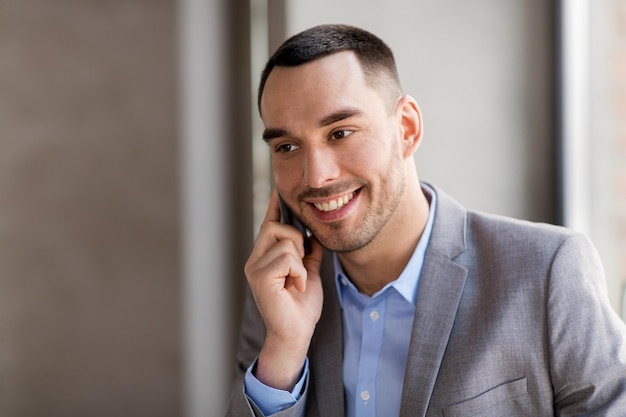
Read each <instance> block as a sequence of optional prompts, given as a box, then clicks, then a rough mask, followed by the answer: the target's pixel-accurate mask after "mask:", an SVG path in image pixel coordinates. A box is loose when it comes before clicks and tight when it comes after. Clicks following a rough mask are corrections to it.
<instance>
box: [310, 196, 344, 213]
mask: <svg viewBox="0 0 626 417" xmlns="http://www.w3.org/2000/svg"><path fill="white" fill-rule="evenodd" d="M352 198H354V193H350V194H346V195H344V196H343V197H339V198H338V199H336V200H330V201H328V202H325V203H315V207H316V208H317V209H318V210H321V211H335V210H337V209H340V208H342V207H343V206H345V205H346V204H348V202H349V201H350V200H352Z"/></svg>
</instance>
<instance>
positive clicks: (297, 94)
mask: <svg viewBox="0 0 626 417" xmlns="http://www.w3.org/2000/svg"><path fill="white" fill-rule="evenodd" d="M258 98H259V110H260V112H261V117H262V119H263V122H264V125H265V131H264V134H263V137H264V139H265V141H266V142H267V143H268V145H269V148H270V151H271V155H272V165H273V172H274V181H275V188H276V192H275V193H274V194H273V195H272V197H271V199H270V203H269V207H268V211H267V214H266V217H265V220H264V223H263V226H262V227H261V230H260V233H259V236H258V238H257V241H256V243H255V246H254V249H253V250H252V253H251V255H250V258H249V259H248V262H247V263H246V266H245V273H246V276H247V279H248V283H249V287H250V289H251V294H249V297H248V299H247V301H246V305H245V307H244V308H245V310H244V318H243V325H242V331H241V338H240V346H239V349H238V356H237V358H238V361H239V363H238V369H239V376H238V379H237V381H236V384H235V389H234V393H233V397H232V399H231V402H230V404H229V408H228V411H227V415H228V416H247V415H257V416H261V415H279V416H303V415H306V416H323V417H327V416H337V417H339V416H344V415H346V416H349V417H357V416H358V417H363V416H379V417H391V416H469V415H472V416H474V415H480V416H500V417H501V416H534V417H536V416H552V415H558V416H575V415H576V416H577V415H602V416H618V415H619V416H624V415H626V337H625V334H626V333H625V328H624V325H623V323H622V322H621V320H620V319H619V318H618V317H617V316H616V315H615V314H614V313H613V312H612V311H611V308H610V307H609V305H608V302H607V297H606V294H605V287H604V276H603V272H602V267H601V265H600V262H599V260H598V257H597V255H596V252H595V250H594V248H593V247H592V245H591V244H590V243H589V242H588V241H587V240H586V239H585V238H583V237H582V236H580V235H577V234H575V233H573V232H571V231H568V230H566V229H563V228H558V227H556V226H549V225H539V224H532V223H530V222H523V221H518V220H513V219H507V218H502V217H497V216H491V215H486V214H482V213H477V212H472V211H467V210H465V209H464V208H463V207H461V206H460V205H458V204H457V203H456V202H454V201H453V200H452V199H451V198H450V197H449V196H447V195H446V194H445V193H444V192H443V191H441V190H440V189H438V188H436V187H434V186H431V185H428V184H425V183H420V181H419V180H418V176H417V171H416V167H415V163H414V158H413V154H414V152H415V151H416V150H417V148H418V147H419V144H420V141H421V139H422V132H423V128H422V116H421V113H420V109H419V107H418V105H417V103H416V102H415V100H414V99H413V98H411V97H410V96H407V95H403V93H402V90H401V87H400V82H399V80H398V75H397V71H396V67H395V63H394V58H393V55H392V53H391V51H390V50H389V48H388V47H387V46H386V45H385V44H384V43H383V42H382V41H381V40H380V39H378V38H377V37H375V36H374V35H372V34H370V33H368V32H366V31H363V30H361V29H358V28H354V27H349V26H341V25H325V26H318V27H314V28H312V29H309V30H307V31H304V32H302V33H300V34H297V35H295V36H294V37H292V38H291V39H289V40H287V41H286V42H285V43H284V44H283V45H282V46H281V47H280V48H279V49H278V50H277V51H276V53H275V54H274V55H273V56H272V58H270V60H269V62H268V64H267V66H266V68H265V70H264V72H263V74H262V79H261V83H260V88H259V96H258ZM279 195H280V196H281V197H282V198H283V199H284V201H285V203H286V204H287V206H288V207H289V208H290V209H291V211H292V212H293V213H294V214H295V216H296V217H297V218H298V219H299V220H300V221H301V222H302V223H303V224H304V225H305V226H306V228H307V229H308V230H309V231H310V232H311V234H312V237H311V251H310V253H308V254H307V253H305V250H304V239H305V237H304V236H303V234H302V233H300V232H299V231H298V229H296V228H295V227H293V226H291V225H287V224H282V223H280V209H279Z"/></svg>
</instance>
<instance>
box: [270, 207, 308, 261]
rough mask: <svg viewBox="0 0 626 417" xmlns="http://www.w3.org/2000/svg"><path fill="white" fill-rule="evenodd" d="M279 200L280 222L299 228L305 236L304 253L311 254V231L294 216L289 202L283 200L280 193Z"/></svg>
mask: <svg viewBox="0 0 626 417" xmlns="http://www.w3.org/2000/svg"><path fill="white" fill-rule="evenodd" d="M278 201H279V202H280V222H281V223H284V224H289V225H291V226H293V227H295V228H296V229H298V230H299V231H300V233H302V237H303V238H304V253H305V254H306V255H308V254H310V253H311V239H310V237H311V232H310V231H309V230H308V229H307V228H306V227H304V225H303V224H302V223H300V221H299V220H298V219H296V216H294V215H293V213H292V212H291V210H289V207H287V203H285V200H283V198H282V197H281V196H280V195H279V196H278Z"/></svg>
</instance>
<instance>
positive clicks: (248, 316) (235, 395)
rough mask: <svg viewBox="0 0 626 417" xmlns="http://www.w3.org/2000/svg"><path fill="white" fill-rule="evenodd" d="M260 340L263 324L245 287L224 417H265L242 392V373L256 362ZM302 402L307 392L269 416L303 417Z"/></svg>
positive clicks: (262, 339) (303, 403) (261, 340)
mask: <svg viewBox="0 0 626 417" xmlns="http://www.w3.org/2000/svg"><path fill="white" fill-rule="evenodd" d="M264 340H265V324H264V323H263V319H262V318H261V315H260V314H259V311H258V309H257V307H256V304H255V302H254V298H253V296H252V292H251V291H250V289H249V287H248V288H247V291H246V297H245V301H244V308H243V313H242V319H241V329H240V332H239V340H238V343H237V353H236V361H237V366H236V369H235V372H236V375H235V382H234V384H233V389H232V394H231V398H230V402H229V404H228V407H227V410H226V417H245V416H256V417H265V416H263V413H262V412H261V411H260V410H259V409H258V408H257V407H256V405H255V404H254V402H252V401H251V400H250V399H249V398H248V396H247V395H246V394H245V391H244V376H245V374H246V370H247V369H248V368H249V367H250V365H251V364H252V363H253V362H254V360H255V359H256V358H257V356H258V354H259V352H260V350H261V347H262V346H263V342H264ZM307 386H308V384H307ZM305 389H306V388H305ZM306 398H307V392H306V391H305V392H304V393H303V394H302V396H301V397H300V399H299V400H298V401H297V402H296V404H295V405H294V406H293V407H290V408H289V409H287V410H283V411H281V412H280V413H276V414H272V417H304V408H305V404H306Z"/></svg>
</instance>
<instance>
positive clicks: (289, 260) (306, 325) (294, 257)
mask: <svg viewBox="0 0 626 417" xmlns="http://www.w3.org/2000/svg"><path fill="white" fill-rule="evenodd" d="M311 247H312V251H311V254H310V255H307V256H305V254H304V240H303V236H302V234H301V233H300V231H299V230H297V229H296V228H295V227H293V226H290V225H286V224H281V223H280V208H279V203H278V194H277V192H276V191H274V192H273V193H272V197H271V199H270V203H269V207H268V209H267V214H266V215H265V219H264V221H263V225H262V226H261V231H260V232H259V236H258V237H257V240H256V243H255V245H254V248H253V249H252V253H251V254H250V257H249V258H248V261H247V262H246V266H245V274H246V277H247V278H248V283H249V284H250V288H251V289H252V293H253V294H254V299H255V301H256V303H257V307H258V308H259V312H260V313H261V316H262V317H263V320H264V322H265V327H266V328H267V337H266V339H265V343H264V345H263V348H262V349H261V352H260V353H259V360H258V362H257V368H256V372H255V376H256V377H257V378H258V379H259V381H261V382H263V383H264V384H266V385H268V386H270V387H273V388H276V389H283V390H287V391H290V390H291V389H292V388H293V386H294V385H295V383H296V382H297V381H298V379H299V378H300V374H301V372H302V367H303V365H304V360H305V358H306V354H307V351H308V349H309V345H310V343H311V337H312V336H313V331H314V330H315V325H316V324H317V322H318V321H319V319H320V315H321V313H322V302H323V293H322V283H321V279H320V274H319V270H320V264H321V261H322V255H323V252H324V251H323V248H322V246H321V245H320V244H319V242H318V241H317V240H316V239H315V238H314V237H311Z"/></svg>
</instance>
